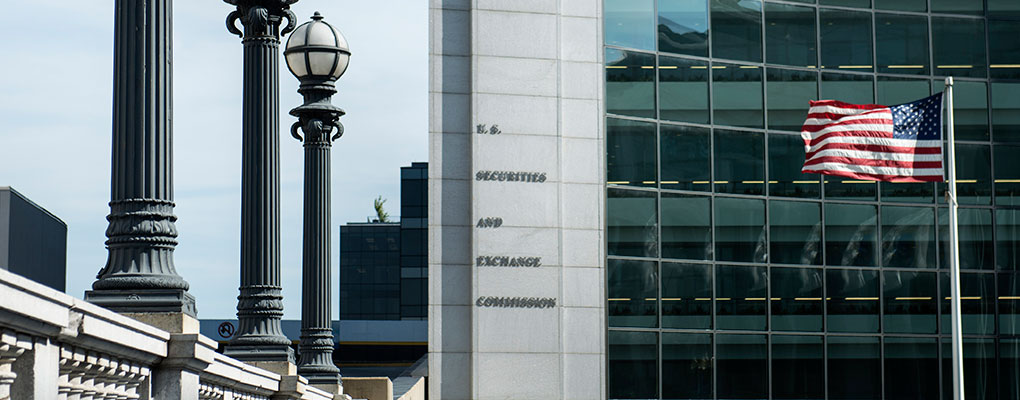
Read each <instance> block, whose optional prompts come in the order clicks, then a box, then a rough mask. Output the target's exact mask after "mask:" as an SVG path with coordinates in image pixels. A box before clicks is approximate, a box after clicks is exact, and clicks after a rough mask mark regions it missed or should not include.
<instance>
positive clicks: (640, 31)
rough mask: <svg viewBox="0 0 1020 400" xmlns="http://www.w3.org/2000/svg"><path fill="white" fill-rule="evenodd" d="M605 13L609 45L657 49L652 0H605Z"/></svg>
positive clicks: (607, 42)
mask: <svg viewBox="0 0 1020 400" xmlns="http://www.w3.org/2000/svg"><path fill="white" fill-rule="evenodd" d="M603 13H604V18H605V24H606V25H605V29H606V33H605V35H606V44H607V45H610V46H620V47H631V48H635V49H642V50H651V51H654V50H655V31H653V30H652V29H653V26H654V25H655V4H654V3H653V1H652V0H605V5H604V9H603ZM607 60H608V58H607Z"/></svg>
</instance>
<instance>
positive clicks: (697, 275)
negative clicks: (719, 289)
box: [662, 262, 713, 329]
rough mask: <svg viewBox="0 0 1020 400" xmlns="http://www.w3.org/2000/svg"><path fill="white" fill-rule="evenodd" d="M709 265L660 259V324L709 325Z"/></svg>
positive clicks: (678, 325) (710, 308)
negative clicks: (661, 260) (661, 261)
mask: <svg viewBox="0 0 1020 400" xmlns="http://www.w3.org/2000/svg"><path fill="white" fill-rule="evenodd" d="M712 287H713V284H712V266H711V265H708V264H681V263H671V262H664V263H662V327H663V328H686V329H711V328H712Z"/></svg>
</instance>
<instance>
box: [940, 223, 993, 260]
mask: <svg viewBox="0 0 1020 400" xmlns="http://www.w3.org/2000/svg"><path fill="white" fill-rule="evenodd" d="M957 216H958V218H957V220H958V222H957V225H958V226H959V232H960V240H959V243H960V268H961V269H993V268H995V257H994V256H993V255H992V253H993V248H994V247H995V242H993V241H992V210H987V209H980V208H961V209H959V211H958V212H957ZM939 246H941V248H942V252H941V253H940V254H941V255H942V256H941V258H939V265H940V268H949V209H948V208H940V209H939Z"/></svg>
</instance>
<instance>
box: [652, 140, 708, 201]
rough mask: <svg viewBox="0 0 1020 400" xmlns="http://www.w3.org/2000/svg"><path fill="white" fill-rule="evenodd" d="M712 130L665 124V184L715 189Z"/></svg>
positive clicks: (665, 185) (663, 148)
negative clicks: (711, 158) (713, 186)
mask: <svg viewBox="0 0 1020 400" xmlns="http://www.w3.org/2000/svg"><path fill="white" fill-rule="evenodd" d="M710 135H711V131H710V130H709V129H708V128H698V127H693V126H679V125H667V124H662V125H660V126H659V138H660V140H661V141H662V143H661V144H660V151H661V152H662V155H661V160H662V172H661V174H662V182H661V183H662V188H663V189H678V190H699V191H710V190H712V185H711V180H712V164H711V163H710V155H709V151H710V150H709V149H711V148H712V147H711V145H710V141H711V136H710Z"/></svg>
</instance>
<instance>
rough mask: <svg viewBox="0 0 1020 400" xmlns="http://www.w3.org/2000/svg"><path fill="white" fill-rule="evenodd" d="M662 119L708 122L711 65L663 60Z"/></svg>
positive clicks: (660, 61)
mask: <svg viewBox="0 0 1020 400" xmlns="http://www.w3.org/2000/svg"><path fill="white" fill-rule="evenodd" d="M659 118H661V119H665V120H670V121H683V122H696V123H702V124H707V123H708V62H705V61H697V60H685V59H682V58H676V57H659Z"/></svg>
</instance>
